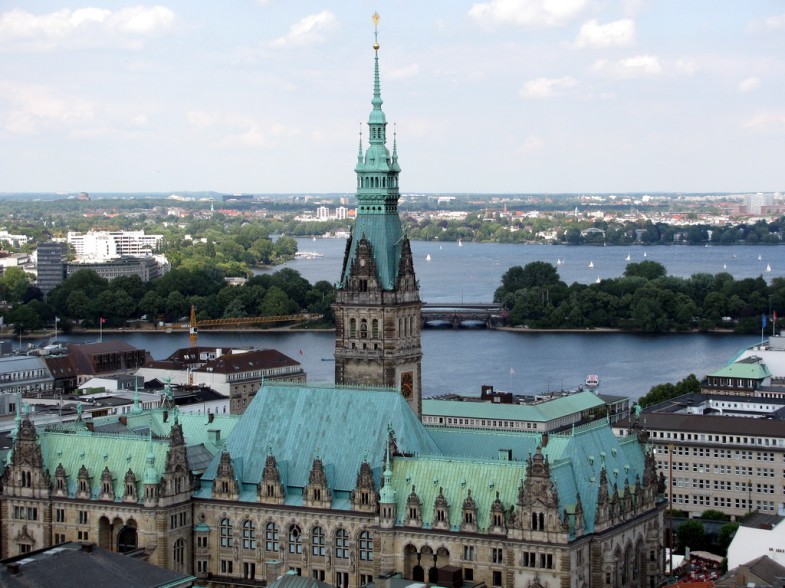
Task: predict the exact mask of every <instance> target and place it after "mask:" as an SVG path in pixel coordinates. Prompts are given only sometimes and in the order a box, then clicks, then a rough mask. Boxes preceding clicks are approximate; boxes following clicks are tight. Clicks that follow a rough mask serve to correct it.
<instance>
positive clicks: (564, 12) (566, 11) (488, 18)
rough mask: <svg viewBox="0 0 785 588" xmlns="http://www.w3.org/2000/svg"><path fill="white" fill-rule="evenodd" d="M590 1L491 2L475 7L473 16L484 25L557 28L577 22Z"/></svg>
mask: <svg viewBox="0 0 785 588" xmlns="http://www.w3.org/2000/svg"><path fill="white" fill-rule="evenodd" d="M585 7H586V0H490V2H482V3H479V4H475V5H473V6H472V7H471V8H470V9H469V16H470V17H472V18H473V19H475V20H476V21H477V22H478V23H480V24H481V25H483V26H488V27H491V26H494V25H497V24H514V25H524V26H546V27H557V26H562V25H565V24H567V23H569V22H571V21H572V20H573V19H575V18H576V17H577V16H578V15H579V14H580V13H581V12H582V11H583V9H584V8H585Z"/></svg>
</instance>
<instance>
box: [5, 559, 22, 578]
mask: <svg viewBox="0 0 785 588" xmlns="http://www.w3.org/2000/svg"><path fill="white" fill-rule="evenodd" d="M21 568H22V564H20V563H19V562H13V563H10V564H8V565H6V566H5V569H6V570H8V573H9V574H11V575H12V576H15V575H16V574H18V573H19V571H20V570H21Z"/></svg>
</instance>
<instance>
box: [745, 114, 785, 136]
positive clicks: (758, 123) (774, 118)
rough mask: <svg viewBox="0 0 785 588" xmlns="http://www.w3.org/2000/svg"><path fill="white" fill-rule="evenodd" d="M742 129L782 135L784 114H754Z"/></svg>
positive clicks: (784, 123) (784, 120) (784, 121)
mask: <svg viewBox="0 0 785 588" xmlns="http://www.w3.org/2000/svg"><path fill="white" fill-rule="evenodd" d="M744 128H745V129H748V130H750V131H755V132H757V133H783V132H785V112H762V113H760V114H756V115H755V116H753V117H752V118H751V119H750V120H749V121H747V123H746V124H745V125H744Z"/></svg>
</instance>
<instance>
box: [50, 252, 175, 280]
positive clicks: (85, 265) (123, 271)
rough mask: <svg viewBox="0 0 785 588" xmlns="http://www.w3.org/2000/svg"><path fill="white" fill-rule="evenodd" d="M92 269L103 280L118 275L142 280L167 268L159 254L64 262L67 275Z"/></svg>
mask: <svg viewBox="0 0 785 588" xmlns="http://www.w3.org/2000/svg"><path fill="white" fill-rule="evenodd" d="M85 269H87V270H92V271H94V272H95V273H97V274H98V275H99V276H100V277H102V278H104V279H105V280H109V281H111V280H114V279H115V278H119V277H130V276H139V278H141V280H142V281H143V282H149V281H150V280H153V279H155V278H159V277H161V276H162V275H164V274H165V273H166V271H167V270H168V269H169V264H168V263H165V262H164V260H163V259H161V258H159V256H147V257H115V258H113V259H106V260H104V261H79V262H71V263H68V264H66V274H67V275H68V276H70V275H72V274H74V273H76V272H78V271H80V270H85Z"/></svg>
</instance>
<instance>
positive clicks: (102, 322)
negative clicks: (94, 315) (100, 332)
mask: <svg viewBox="0 0 785 588" xmlns="http://www.w3.org/2000/svg"><path fill="white" fill-rule="evenodd" d="M98 320H99V321H100V322H101V324H102V325H103V324H104V323H105V322H106V319H105V318H104V317H101V318H100V319H98Z"/></svg>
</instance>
